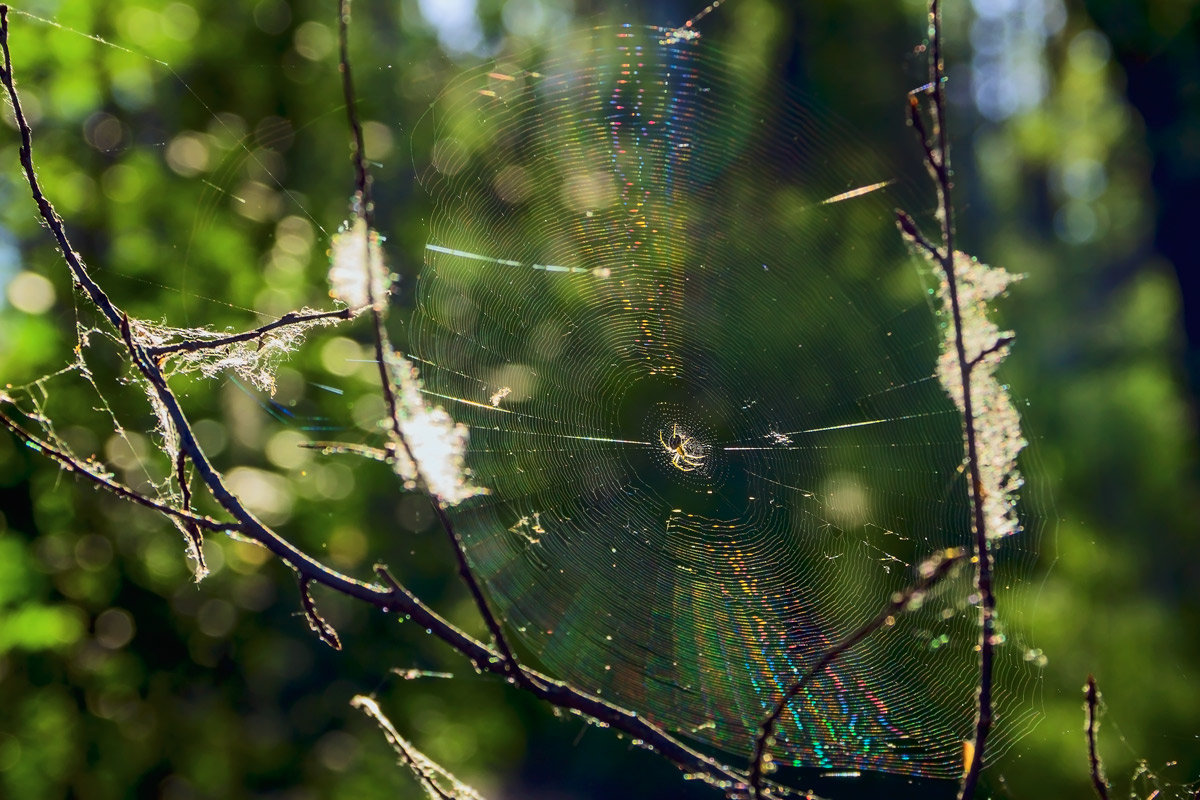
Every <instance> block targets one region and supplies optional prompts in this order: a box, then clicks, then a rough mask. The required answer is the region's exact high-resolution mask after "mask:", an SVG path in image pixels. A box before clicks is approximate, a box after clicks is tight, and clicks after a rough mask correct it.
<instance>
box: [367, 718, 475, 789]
mask: <svg viewBox="0 0 1200 800" xmlns="http://www.w3.org/2000/svg"><path fill="white" fill-rule="evenodd" d="M350 705H352V706H354V707H355V708H357V709H359V710H361V711H362V712H363V713H364V714H366V715H367V716H368V717H370V718H371V719H373V720H375V724H377V725H378V726H379V728H380V730H382V731H383V735H384V736H385V737H386V738H387V740H388V744H390V745H391V746H392V749H393V750H395V751H396V755H397V756H399V757H400V761H401V762H402V763H403V764H404V766H406V767H408V768H409V769H410V770H412V773H413V776H414V777H416V779H417V782H418V783H420V784H421V788H422V789H423V790H424V791H425V794H426V795H427V796H428V797H430V798H432V799H433V800H483V795H481V794H480V793H479V792H477V791H475V790H474V789H472V788H471V787H470V786H468V785H467V784H465V783H463V782H462V781H460V780H459V779H458V778H456V777H454V776H453V775H452V774H450V772H448V771H447V770H446V769H445V768H443V767H442V766H440V765H439V764H438V763H437V762H435V761H433V760H432V759H430V758H429V757H428V756H426V755H425V754H424V753H422V752H421V751H420V750H418V749H417V748H415V747H413V744H412V742H410V741H408V740H407V739H405V738H404V737H403V736H401V735H400V733H399V732H398V731H397V730H396V728H395V726H394V725H392V721H391V720H390V719H388V718H387V715H386V714H384V713H383V710H382V709H381V708H380V707H379V704H378V703H376V702H375V701H374V700H372V699H371V698H369V697H366V696H364V695H361V694H360V695H357V696H355V697H354V699H352V700H351V701H350Z"/></svg>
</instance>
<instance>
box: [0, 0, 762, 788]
mask: <svg viewBox="0 0 1200 800" xmlns="http://www.w3.org/2000/svg"><path fill="white" fill-rule="evenodd" d="M8 10H9V9H8V6H7V5H3V4H0V52H2V53H3V56H4V64H3V68H2V70H0V83H2V84H3V86H4V89H5V91H6V93H7V95H8V98H9V101H10V103H11V104H12V107H13V112H14V119H15V121H16V125H17V130H18V135H19V137H20V148H19V159H20V163H21V166H22V170H23V173H24V176H25V180H26V183H27V184H28V185H29V188H30V192H31V193H32V196H33V199H34V202H35V204H36V206H37V208H38V214H39V216H40V217H41V219H42V221H43V222H44V223H45V224H46V227H47V228H48V229H49V230H50V232H51V235H52V236H53V237H54V241H55V244H56V246H57V247H58V250H59V251H60V252H61V254H62V256H63V258H64V260H65V261H66V263H67V266H68V268H69V270H70V272H71V276H72V278H73V280H74V282H75V283H76V284H77V285H78V286H79V287H80V289H81V290H82V291H83V292H84V294H86V296H87V297H88V298H89V299H90V300H91V302H92V303H93V304H94V305H95V306H96V308H97V309H98V310H99V311H100V312H101V313H102V314H103V315H104V317H105V318H106V319H107V320H108V321H109V323H110V324H111V325H112V326H113V328H114V329H116V330H117V331H118V332H119V334H120V336H121V339H122V341H123V342H124V344H125V348H126V350H127V352H128V356H129V360H130V362H131V363H132V364H133V365H134V366H135V368H136V369H137V370H138V372H140V373H141V375H142V376H143V378H144V379H145V380H146V382H147V383H148V384H149V386H150V387H151V388H152V389H153V392H154V398H155V399H156V400H157V401H158V402H159V403H161V405H162V407H163V409H164V411H165V414H166V417H167V419H168V421H169V423H170V424H171V426H172V428H173V430H174V432H175V434H176V435H177V436H178V439H179V452H180V453H182V454H183V456H184V457H185V458H186V460H187V461H190V462H191V463H192V466H193V467H194V469H195V477H196V478H198V479H199V481H200V482H202V483H203V484H204V485H205V487H206V488H207V489H208V490H209V492H210V493H211V494H212V495H213V497H214V498H215V499H216V501H217V502H218V504H219V505H220V506H221V507H222V508H223V509H224V510H225V511H226V512H227V513H229V514H230V516H231V517H233V520H234V521H233V522H221V521H218V520H215V519H212V518H210V517H207V516H203V515H200V514H196V513H195V512H193V511H191V510H190V509H186V508H183V509H181V508H175V507H173V506H170V505H168V504H166V503H163V502H161V501H158V500H156V499H154V498H150V497H147V496H145V495H144V494H141V493H139V492H137V491H135V490H133V489H131V488H129V487H126V486H124V485H123V484H120V483H119V482H117V481H115V480H113V479H112V478H110V477H109V476H107V475H106V474H104V473H103V472H102V471H101V470H100V469H99V467H97V468H95V469H93V468H92V467H91V466H89V465H88V464H86V463H83V462H81V461H80V460H78V459H76V458H74V457H73V456H71V455H70V454H69V453H66V452H63V451H62V450H60V449H58V448H55V447H54V446H52V445H51V444H50V443H48V442H45V441H43V440H42V439H40V438H38V437H36V436H35V435H33V434H32V433H29V432H28V431H26V430H25V429H24V428H22V427H21V426H20V425H19V424H18V423H17V422H16V421H14V420H12V419H11V418H9V417H8V416H7V415H4V414H3V413H0V425H3V426H4V427H5V428H7V429H8V430H10V431H12V432H13V434H14V435H15V436H16V437H17V438H18V439H19V440H21V441H22V442H24V443H25V444H27V445H29V446H30V447H31V448H33V449H35V450H38V451H40V452H43V453H45V454H46V455H47V457H49V458H51V459H52V460H54V461H55V462H56V463H58V464H59V465H60V466H61V467H62V468H63V469H64V470H66V471H69V472H74V473H77V474H80V475H82V476H83V477H84V478H86V479H87V480H89V481H91V482H92V483H93V484H95V485H97V486H98V487H100V488H103V489H105V490H107V491H109V492H110V493H112V494H114V495H116V496H118V497H122V498H125V499H127V500H130V501H132V502H135V503H138V504H140V505H143V506H145V507H147V508H151V509H153V510H155V511H158V512H160V513H162V514H164V515H166V516H168V517H171V518H174V519H177V520H180V521H182V522H184V523H186V524H193V525H196V526H198V527H199V528H202V529H204V530H209V531H216V532H224V533H235V534H238V535H241V536H244V537H246V538H248V539H250V540H253V541H255V542H257V543H259V544H260V545H262V546H264V547H266V548H267V549H268V550H270V551H271V552H272V553H273V554H274V555H275V556H277V557H278V558H279V559H280V560H281V561H282V562H283V563H285V564H286V565H287V566H289V567H290V568H291V569H292V570H294V571H295V572H296V573H297V576H298V578H299V580H300V582H301V602H302V603H304V604H305V608H306V613H308V612H310V611H315V609H311V608H310V607H311V605H312V601H311V597H310V596H309V595H308V591H309V589H310V588H311V584H313V583H316V584H320V585H323V586H326V587H328V588H330V589H333V590H334V591H336V592H339V593H341V594H343V595H346V596H347V597H352V598H355V599H357V600H360V601H362V602H365V603H368V604H370V605H373V606H375V607H376V608H379V609H380V610H382V611H384V612H385V613H391V614H395V615H397V616H400V617H402V618H408V619H411V620H413V621H414V622H415V623H416V624H417V625H419V626H421V627H423V628H425V629H427V630H428V631H429V632H430V633H431V634H433V635H434V636H436V637H438V638H439V639H441V640H442V641H443V642H445V643H446V644H447V645H449V646H450V647H451V648H452V649H454V650H456V651H457V652H459V653H460V654H462V655H463V656H465V657H466V658H467V659H469V660H470V661H471V662H472V664H474V665H475V666H476V667H477V668H478V669H479V670H480V671H483V672H488V673H491V674H493V675H497V676H500V677H505V678H514V677H515V678H516V679H517V680H518V682H519V685H520V686H521V687H522V688H523V689H524V690H526V691H529V692H530V693H532V694H533V695H534V696H536V697H538V698H539V699H541V700H543V701H545V702H547V703H549V704H551V705H553V706H555V707H557V708H560V709H564V710H567V711H571V712H574V713H578V714H580V715H582V716H583V717H585V718H587V719H590V720H595V721H597V722H599V723H602V724H605V725H607V726H609V727H611V728H613V729H614V730H617V731H620V732H622V733H624V734H626V735H628V736H630V737H631V738H632V739H633V740H635V741H636V742H638V743H639V744H640V745H641V746H643V747H645V748H646V749H649V750H652V751H654V752H657V753H658V754H660V755H661V756H663V757H664V758H666V759H668V760H669V761H671V762H672V763H673V764H675V765H676V766H677V767H678V768H679V769H681V770H683V771H684V772H685V773H687V774H690V775H694V776H697V777H702V778H704V779H705V780H707V781H708V782H710V783H712V784H714V785H717V786H720V787H725V788H729V787H735V786H744V785H745V783H744V781H745V776H744V775H743V774H742V773H740V772H739V771H737V770H734V769H731V768H729V767H727V766H724V765H723V764H721V763H720V762H719V761H717V760H716V759H714V758H712V757H709V756H706V755H704V754H702V753H700V752H699V751H697V750H695V749H693V748H691V747H689V746H688V745H686V744H684V743H683V742H682V741H680V740H679V739H677V738H675V737H673V736H671V735H670V734H668V733H666V732H665V731H663V730H662V729H661V728H659V727H658V726H657V725H655V724H654V723H652V722H650V721H649V720H647V719H645V718H644V717H641V716H639V715H638V714H637V713H635V712H633V711H630V710H627V709H624V708H621V707H619V706H616V705H613V704H611V703H609V702H607V701H605V700H602V699H600V698H598V697H595V696H593V695H590V694H587V693H586V692H583V691H581V690H579V689H576V688H575V687H573V686H570V685H568V684H565V683H562V682H560V681H556V680H554V679H552V678H550V677H549V676H546V675H543V674H541V673H539V672H537V671H535V670H532V669H529V668H527V667H523V666H519V665H517V662H516V660H515V658H513V657H512V654H511V651H508V652H497V651H496V650H493V649H492V648H490V647H488V646H487V645H485V644H484V643H482V642H480V641H478V640H477V639H475V638H473V637H471V636H470V635H468V634H467V633H465V632H464V631H462V630H461V629H459V628H457V627H456V626H454V625H453V624H452V623H450V622H449V621H447V620H446V619H444V618H443V617H441V616H440V615H438V614H437V613H436V612H435V611H433V610H432V609H431V608H430V607H429V606H427V605H426V604H425V603H424V602H422V601H421V600H420V599H419V598H418V597H417V596H416V595H414V594H413V593H412V592H411V591H410V590H408V589H407V588H406V587H404V586H402V585H401V584H399V583H398V582H397V581H396V580H395V578H394V577H392V575H391V574H390V573H389V572H388V570H387V568H386V567H384V566H382V565H377V566H376V568H375V572H376V575H377V577H378V578H379V580H380V581H381V583H367V582H364V581H360V580H357V579H354V578H351V577H349V576H347V575H344V574H342V573H340V572H338V571H336V570H334V569H332V568H330V567H328V566H326V565H324V564H322V563H321V562H319V561H317V560H316V559H314V558H312V557H311V556H309V555H308V554H307V553H305V552H303V551H301V550H300V549H298V548H297V547H295V546H294V545H293V544H291V542H289V541H287V540H286V539H284V538H283V537H282V536H280V535H279V534H278V533H276V532H275V531H274V530H272V529H271V528H270V527H269V526H267V525H266V524H264V523H263V522H262V521H260V520H259V519H258V518H257V517H255V516H254V514H252V513H251V512H250V511H249V510H248V509H247V508H246V506H245V505H244V504H243V502H242V501H241V499H240V498H239V497H238V496H237V495H236V494H235V493H234V492H232V491H231V490H230V489H229V488H228V487H227V485H226V484H225V482H224V480H223V478H222V477H221V475H220V473H219V472H218V471H217V470H216V468H215V467H214V466H213V465H212V463H211V462H210V461H209V459H208V457H207V455H206V454H205V452H204V450H203V449H202V448H201V447H200V445H199V443H198V442H197V440H196V437H195V434H194V433H193V431H192V429H191V426H190V424H189V422H188V419H187V416H186V415H185V413H184V411H183V409H182V406H181V405H180V403H179V400H178V398H177V397H176V395H175V393H174V391H173V390H172V389H171V388H170V386H169V385H168V382H167V378H166V375H165V374H164V373H163V371H162V368H161V364H160V359H161V357H162V356H163V355H169V353H170V352H181V351H183V350H199V349H204V348H205V347H211V346H219V344H216V343H215V342H221V340H211V339H209V340H197V341H196V342H195V343H193V344H190V345H187V346H184V347H179V346H176V345H170V346H166V347H167V349H166V350H164V349H162V348H160V349H158V350H155V349H152V348H149V347H146V346H144V345H142V344H141V343H139V341H138V339H137V337H136V336H135V333H134V328H135V326H136V325H137V322H136V321H135V320H132V319H130V317H129V316H128V315H127V314H125V313H124V312H123V311H122V310H121V309H120V307H119V306H118V305H117V304H116V303H114V302H113V301H112V299H111V298H110V297H109V296H108V295H107V293H105V291H104V290H103V288H102V287H101V286H100V284H99V283H97V282H96V281H95V280H94V279H93V278H92V276H91V274H90V273H89V271H88V269H87V267H86V266H85V264H84V263H83V260H82V259H81V258H80V256H79V254H78V253H76V252H75V250H74V248H73V246H72V245H71V242H70V238H69V237H68V235H67V232H66V228H65V225H64V223H63V221H62V218H61V217H59V216H58V213H57V212H56V211H55V209H54V206H53V205H52V204H51V203H50V201H49V200H48V199H47V198H46V196H45V194H44V193H43V192H42V189H41V187H40V184H39V183H38V180H37V171H36V168H35V165H34V161H33V144H32V138H33V136H32V130H31V128H30V126H29V124H28V122H27V120H26V117H25V114H24V112H23V110H22V107H21V101H20V96H19V94H18V92H17V90H16V86H15V82H14V79H13V71H12V60H11V55H10V52H9V28H8ZM341 10H342V18H343V25H344V24H345V21H346V11H347V10H348V9H347V7H346V6H342V7H341ZM344 42H345V40H344V30H343V51H342V68H343V69H344V70H345V72H344V77H345V80H346V81H347V83H346V86H347V87H348V88H347V91H348V92H349V95H348V98H349V99H350V100H351V102H350V103H349V108H350V115H351V125H352V128H354V129H355V146H356V151H355V152H356V170H357V176H358V180H357V183H356V185H357V187H358V189H359V192H360V202H361V205H362V210H363V213H364V214H365V215H366V214H372V213H373V211H372V208H371V204H370V198H369V189H370V181H369V175H367V173H366V171H365V162H363V161H362V160H361V159H362V156H361V153H362V133H361V128H360V127H359V126H358V124H357V117H356V115H355V112H354V111H353V108H354V104H353V102H352V100H353V86H352V84H350V83H349V64H348V62H347V61H346V52H345V43H344ZM368 229H369V225H368ZM374 305H375V304H374V302H373V303H372V306H373V307H374ZM343 313H345V312H343V311H338V312H330V313H329V314H328V316H329V317H337V316H340V315H342V314H343ZM310 319H311V317H309V318H307V319H301V315H299V314H298V313H293V314H292V315H284V317H283V318H281V319H280V320H277V321H276V323H271V324H270V325H268V326H263V328H259V329H256V330H255V331H250V332H248V333H246V334H238V335H235V336H236V338H235V337H228V338H227V339H226V340H225V341H224V342H221V343H223V344H233V343H236V342H238V341H248V340H251V339H253V338H256V337H257V336H261V335H263V334H265V333H268V332H269V330H272V329H274V328H275V327H280V326H282V325H286V324H294V323H300V322H303V321H307V320H310ZM376 331H377V333H378V334H381V335H382V342H381V343H379V344H378V354H379V355H380V356H381V357H380V358H379V361H380V364H381V365H384V364H385V359H384V358H382V355H383V354H384V353H385V352H386V351H385V347H386V333H385V331H384V330H383V322H382V316H381V315H376ZM180 344H183V343H180ZM382 369H383V367H382V366H381V370H382ZM381 377H384V379H385V380H384V389H383V391H384V394H385V397H387V398H389V399H390V402H391V406H392V413H391V419H392V423H393V425H397V426H398V422H399V410H398V404H397V402H396V397H395V394H394V392H393V390H392V389H391V383H390V380H387V375H386V372H384V373H383V374H382V376H381ZM0 399H6V398H0ZM396 430H397V431H398V427H397V428H396ZM401 441H402V440H401ZM409 455H410V456H411V455H412V454H411V452H410V453H409ZM413 463H416V461H415V459H414V462H413ZM176 469H177V472H178V473H179V477H180V478H181V479H182V480H183V481H186V471H185V470H183V469H182V467H180V466H179V465H177V467H176ZM426 493H427V494H428V492H426ZM433 505H434V509H435V511H436V512H437V513H438V516H439V519H440V520H441V521H442V523H443V525H444V526H445V527H446V529H447V533H449V534H450V535H451V539H452V541H453V542H454V543H455V545H456V550H457V551H458V559H459V566H460V571H464V572H466V573H468V574H469V567H468V566H467V565H466V560H465V555H464V554H463V553H462V552H461V541H460V540H458V538H457V536H456V535H454V532H453V528H452V527H450V526H449V520H448V518H446V516H445V512H444V510H443V509H442V508H441V505H440V504H439V503H437V502H436V501H435V502H434V504H433ZM471 580H472V581H473V577H472V578H471ZM469 585H470V584H469ZM476 589H478V587H477V585H476ZM480 597H482V594H481V593H480ZM481 610H486V605H483V606H482V608H481ZM485 617H490V624H491V625H494V626H495V631H498V630H499V624H498V623H497V622H496V620H495V618H494V617H493V616H491V615H490V612H486V614H485ZM309 620H310V623H311V622H312V621H313V620H314V617H313V615H312V614H311V613H309ZM318 624H319V623H318ZM493 635H495V632H494V633H493ZM323 638H324V637H323ZM496 641H497V646H503V647H504V648H505V650H507V645H506V643H505V642H504V639H503V638H502V637H500V636H496ZM514 665H515V666H514ZM514 670H515V674H514Z"/></svg>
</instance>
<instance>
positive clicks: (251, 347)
mask: <svg viewBox="0 0 1200 800" xmlns="http://www.w3.org/2000/svg"><path fill="white" fill-rule="evenodd" d="M319 313H321V312H319V311H317V310H316V309H312V308H307V307H306V308H302V309H300V310H299V311H296V312H294V314H295V315H297V316H298V317H301V318H303V317H308V316H312V315H314V314H319ZM339 322H341V320H339V319H337V318H333V317H318V318H315V319H298V320H297V321H295V322H290V323H289V324H287V325H282V326H280V327H277V328H274V329H273V330H271V331H268V332H266V333H263V334H262V335H261V336H256V337H254V338H252V339H247V340H246V341H239V342H231V343H229V344H221V345H214V346H211V347H205V346H204V344H205V343H206V342H213V341H216V340H220V339H225V338H228V336H229V334H228V333H227V332H219V331H214V330H211V329H210V328H173V327H171V326H169V325H159V324H154V323H149V322H145V321H142V320H138V321H136V322H133V321H131V327H132V333H133V336H134V339H135V340H136V341H137V342H138V344H141V345H143V346H144V347H146V348H149V349H153V348H161V347H171V346H175V345H178V344H179V343H191V344H194V345H196V346H195V347H190V348H187V349H177V350H174V351H172V352H171V353H170V354H169V355H167V356H166V357H165V358H166V362H165V363H164V364H163V371H164V373H165V374H166V375H167V377H170V376H172V375H176V374H180V373H195V372H198V373H200V374H201V375H203V376H204V377H206V378H215V377H216V376H218V375H222V374H224V373H226V372H232V373H234V374H235V375H237V376H238V377H239V378H241V379H242V380H244V381H246V383H249V384H251V385H253V386H254V387H255V388H257V389H259V390H261V391H264V392H267V393H268V394H274V393H275V372H276V370H277V369H278V368H279V365H280V363H282V362H283V361H284V360H285V359H286V358H288V357H289V356H290V355H291V354H292V353H293V352H295V351H296V350H298V349H299V348H300V345H302V344H303V343H304V337H305V336H307V335H308V332H309V331H310V330H312V329H313V328H319V327H324V326H326V325H337V324H338V323H339Z"/></svg>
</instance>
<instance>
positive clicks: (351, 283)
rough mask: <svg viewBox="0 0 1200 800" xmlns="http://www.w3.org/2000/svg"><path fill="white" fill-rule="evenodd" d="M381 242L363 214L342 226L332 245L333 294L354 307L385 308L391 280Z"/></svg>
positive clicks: (330, 292) (330, 268) (330, 258)
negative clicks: (369, 228) (368, 227)
mask: <svg viewBox="0 0 1200 800" xmlns="http://www.w3.org/2000/svg"><path fill="white" fill-rule="evenodd" d="M382 242H383V239H382V237H381V236H380V235H379V234H378V233H376V232H375V231H373V230H368V229H367V223H366V221H365V220H363V218H362V217H352V218H351V219H350V220H349V221H348V222H346V223H345V224H343V225H342V227H341V228H340V229H339V230H338V232H337V233H336V234H334V236H333V241H332V242H331V243H330V247H329V296H330V297H332V298H334V299H336V300H340V301H342V302H343V303H345V304H346V305H348V306H350V308H353V309H362V308H365V307H367V306H369V305H371V304H372V303H374V305H375V307H376V308H377V309H380V310H382V309H383V308H384V307H385V305H386V303H387V296H388V292H389V291H390V289H391V283H392V279H391V275H390V274H389V272H388V269H387V265H386V264H385V263H384V261H383V246H382Z"/></svg>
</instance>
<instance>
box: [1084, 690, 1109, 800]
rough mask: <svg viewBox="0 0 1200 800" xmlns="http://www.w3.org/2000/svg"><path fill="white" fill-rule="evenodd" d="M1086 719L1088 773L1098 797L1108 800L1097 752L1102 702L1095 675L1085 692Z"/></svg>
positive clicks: (1101, 765)
mask: <svg viewBox="0 0 1200 800" xmlns="http://www.w3.org/2000/svg"><path fill="white" fill-rule="evenodd" d="M1084 697H1085V703H1084V719H1085V720H1086V728H1087V730H1086V734H1087V748H1088V768H1089V769H1088V771H1089V772H1090V773H1091V776H1092V786H1095V787H1096V795H1097V796H1098V797H1099V798H1100V800H1108V781H1106V780H1105V779H1104V765H1103V764H1101V763H1100V754H1099V753H1098V752H1097V751H1096V729H1097V728H1099V727H1100V721H1099V719H1098V718H1097V716H1096V713H1097V706H1098V705H1099V702H1100V697H1099V692H1098V691H1097V690H1096V678H1095V676H1094V675H1088V677H1087V687H1086V688H1085V692H1084Z"/></svg>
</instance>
